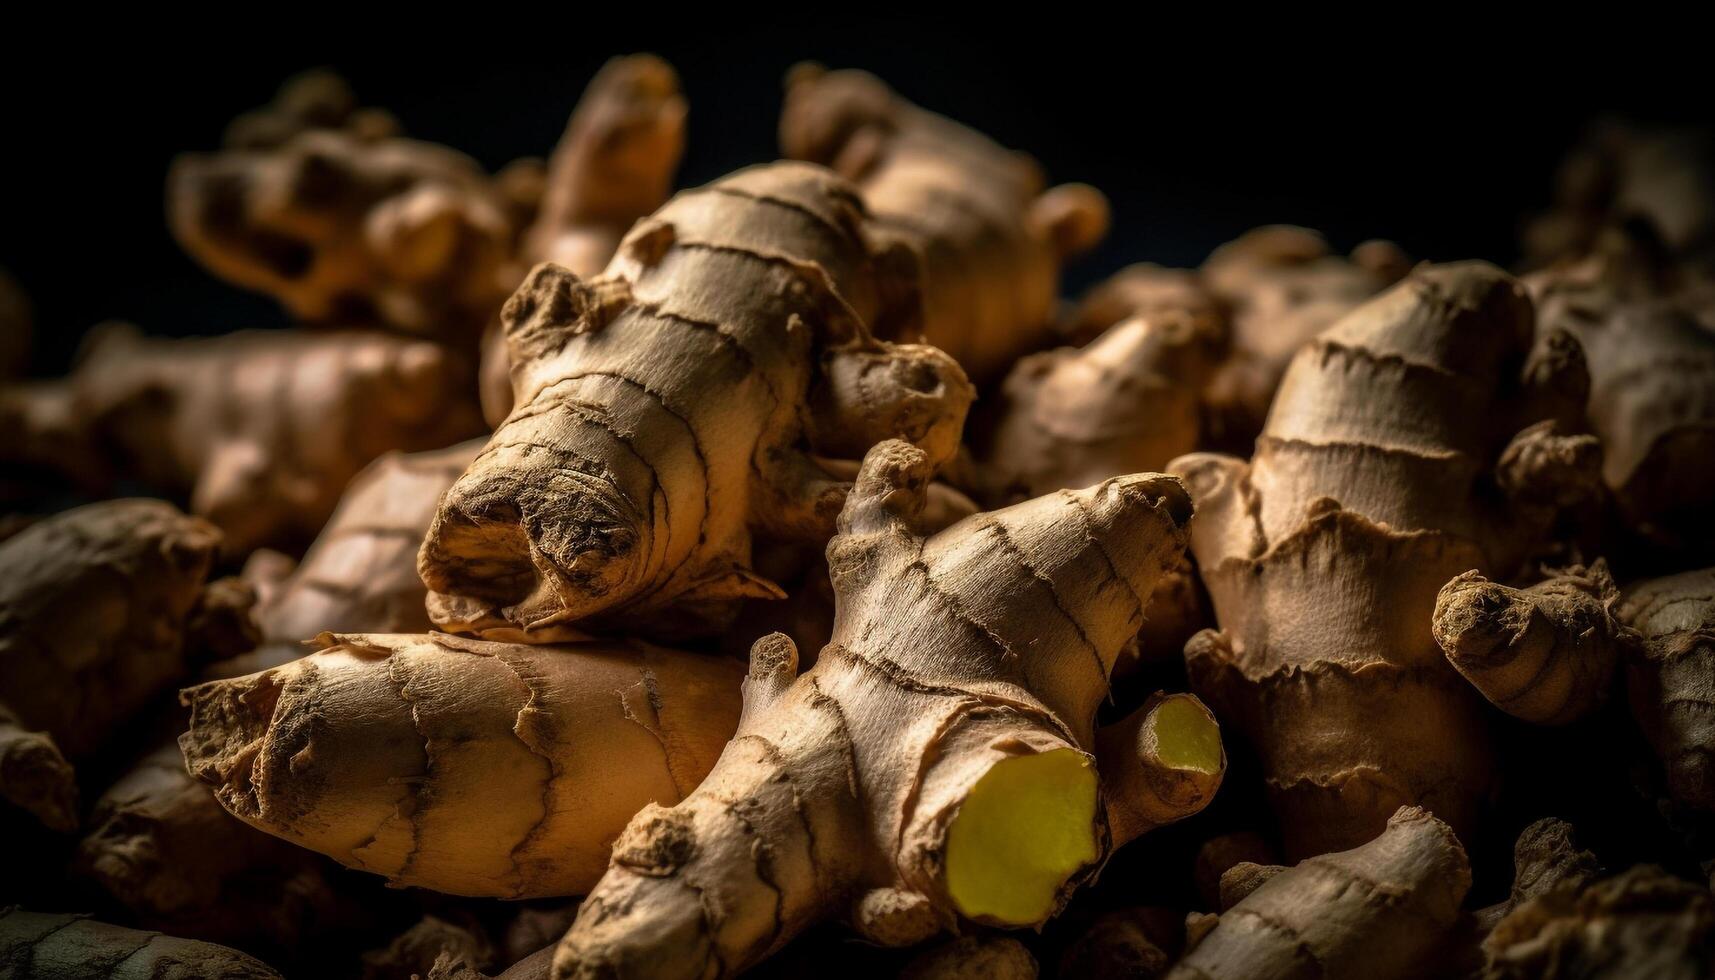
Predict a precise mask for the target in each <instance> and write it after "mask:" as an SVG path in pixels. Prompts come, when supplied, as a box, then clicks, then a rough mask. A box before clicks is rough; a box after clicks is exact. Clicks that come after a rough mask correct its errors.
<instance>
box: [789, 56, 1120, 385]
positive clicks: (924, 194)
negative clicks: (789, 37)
mask: <svg viewBox="0 0 1715 980" xmlns="http://www.w3.org/2000/svg"><path fill="white" fill-rule="evenodd" d="M780 146H781V149H782V150H783V151H784V152H785V154H786V155H787V156H789V157H792V158H794V159H798V160H809V161H811V162H814V163H820V164H823V165H825V166H828V167H831V168H833V169H834V170H835V171H836V172H837V173H839V174H840V175H841V176H844V177H846V178H849V179H850V180H852V181H854V182H855V183H857V185H858V187H859V189H860V191H861V193H862V194H863V199H864V203H865V204H866V205H867V206H868V208H869V211H870V213H871V214H873V215H874V216H875V218H876V222H877V223H878V224H879V225H880V226H881V227H882V228H883V229H885V230H886V232H887V233H888V234H889V235H892V236H896V237H897V238H900V239H902V240H904V241H907V242H909V243H911V244H912V245H913V246H915V247H916V248H917V249H918V250H919V251H921V252H922V254H923V261H924V280H925V282H924V295H923V306H924V315H923V321H922V324H921V329H922V334H921V339H922V340H923V341H924V342H925V343H929V344H933V345H935V346H936V347H939V348H940V349H942V350H944V351H946V352H947V353H948V354H951V355H952V356H953V358H954V359H955V360H957V361H958V362H959V364H960V365H962V366H963V367H964V369H965V371H966V373H968V374H969V375H970V377H971V379H972V380H973V381H975V382H977V383H978V384H986V383H988V382H991V381H996V380H998V379H999V378H1000V377H1001V376H1002V375H1003V374H1005V372H1006V371H1007V369H1008V368H1010V367H1011V366H1012V363H1013V361H1015V360H1017V359H1018V358H1019V357H1020V356H1022V355H1024V354H1028V353H1030V352H1031V351H1033V350H1039V349H1041V348H1042V347H1045V346H1047V345H1048V343H1049V342H1050V340H1051V339H1052V336H1053V334H1052V329H1051V321H1052V319H1053V316H1054V306H1055V303H1056V302H1057V301H1058V296H1059V278H1060V266H1061V265H1062V264H1063V263H1064V262H1065V261H1066V260H1067V259H1069V258H1071V257H1073V256H1075V255H1077V254H1078V253H1080V252H1083V251H1085V250H1087V249H1089V248H1091V247H1093V246H1094V245H1095V244H1096V243H1097V242H1098V241H1100V240H1101V238H1102V236H1103V235H1104V234H1106V233H1107V228H1108V203H1107V199H1106V198H1104V197H1103V196H1102V195H1101V192H1099V191H1097V190H1096V189H1095V188H1093V187H1089V186H1088V185H1084V184H1064V185H1061V186H1059V187H1054V188H1051V189H1047V190H1044V186H1045V184H1046V181H1045V180H1044V179H1043V176H1042V171H1041V168H1040V167H1039V166H1038V165H1037V163H1036V161H1034V160H1032V159H1030V158H1029V157H1028V156H1025V155H1024V154H1022V153H1017V152H1014V151H1011V150H1007V149H1005V148H1003V147H1001V146H1000V145H998V144H996V143H995V142H993V141H992V140H990V139H989V138H988V137H986V136H984V135H982V134H981V133H978V132H976V131H974V130H972V129H969V128H967V127H965V126H962V125H960V124H959V123H956V122H954V121H953V120H951V119H948V118H946V117H944V116H938V115H936V114H934V113H932V112H928V111H926V110H924V109H920V108H918V107H917V106H914V105H912V104H911V103H909V102H907V101H905V100H904V99H903V98H900V97H899V96H898V95H897V94H895V93H894V92H893V91H892V90H891V89H889V88H888V87H887V85H886V84H885V83H883V82H882V81H881V80H880V79H878V78H876V77H875V76H874V75H871V74H869V73H868V72H862V71H832V72H830V71H827V70H825V69H823V68H822V67H821V66H819V65H812V64H805V65H799V66H798V67H796V68H794V69H793V70H792V72H791V73H790V74H789V75H788V77H787V80H786V105H785V108H784V109H783V110H782V112H781V116H780ZM885 336H886V337H887V339H898V340H916V339H918V337H917V336H915V335H899V336H894V335H885Z"/></svg>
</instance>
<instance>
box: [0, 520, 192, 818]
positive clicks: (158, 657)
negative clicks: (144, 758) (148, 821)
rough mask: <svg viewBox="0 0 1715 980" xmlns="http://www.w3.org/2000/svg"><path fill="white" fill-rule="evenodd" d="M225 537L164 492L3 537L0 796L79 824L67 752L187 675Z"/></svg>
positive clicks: (95, 740) (110, 731)
mask: <svg viewBox="0 0 1715 980" xmlns="http://www.w3.org/2000/svg"><path fill="white" fill-rule="evenodd" d="M219 544H220V534H219V532H217V531H216V530H215V529H214V528H212V527H210V526H209V525H208V523H207V522H205V521H202V520H199V519H197V518H194V517H186V516H185V515H184V514H181V513H179V511H178V510H177V509H176V508H174V507H173V506H172V505H171V504H168V503H165V502H163V501H159V500H113V501H107V502H105V503H99V504H91V505H89V506H87V507H80V508H77V509H76V510H70V511H66V512H65V513H62V514H57V515H55V516H53V517H50V518H47V519H45V520H42V521H40V522H39V523H37V524H34V525H32V526H31V527H29V528H27V529H25V530H24V531H22V532H20V533H18V534H17V535H15V536H13V537H11V538H9V539H7V540H6V542H5V543H4V544H0V778H3V780H4V783H3V785H0V795H4V797H5V798H6V799H8V800H10V801H11V802H13V803H14V804H16V805H19V806H22V807H24V808H25V809H28V810H29V811H31V812H32V813H34V814H35V815H36V816H37V817H38V818H39V819H41V820H42V821H43V822H45V823H47V824H48V825H49V826H52V827H54V828H56V829H59V830H72V829H75V828H76V826H77V822H78V814H77V811H76V802H75V801H76V793H77V787H76V784H75V783H74V782H72V771H71V767H70V766H69V765H67V764H66V759H71V760H74V761H75V760H78V759H81V758H84V757H88V756H90V755H92V754H94V753H95V752H96V751H98V750H100V749H101V748H102V747H103V746H104V745H105V744H106V743H107V742H108V740H109V739H110V738H112V737H113V736H114V735H115V733H116V732H117V731H118V730H119V729H120V727H121V726H123V725H124V724H125V723H126V722H128V721H130V720H131V719H132V717H133V716H135V715H136V714H137V713H138V712H139V711H140V710H141V709H142V708H143V707H144V706H145V705H146V704H148V702H149V701H150V699H151V698H153V697H155V696H156V695H159V694H161V693H162V692H163V691H164V690H165V689H166V688H168V687H170V686H171V685H173V684H174V683H175V682H177V681H178V680H179V679H180V678H182V677H183V676H184V674H185V670H186V664H185V643H184V639H185V635H184V634H185V622H186V619H187V618H188V617H189V615H190V611H191V608H192V606H193V605H195V603H196V600H197V593H198V591H199V590H200V589H201V588H202V585H203V579H204V578H205V577H206V576H207V574H208V569H209V565H210V564H211V563H212V562H213V561H214V555H215V551H216V550H217V548H218V547H219Z"/></svg>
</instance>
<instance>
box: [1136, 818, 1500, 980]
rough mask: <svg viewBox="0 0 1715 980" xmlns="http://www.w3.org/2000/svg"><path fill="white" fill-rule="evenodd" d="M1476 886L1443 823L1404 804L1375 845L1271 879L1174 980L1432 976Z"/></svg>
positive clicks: (1230, 913) (1223, 919) (1226, 916)
mask: <svg viewBox="0 0 1715 980" xmlns="http://www.w3.org/2000/svg"><path fill="white" fill-rule="evenodd" d="M1470 887H1471V868H1470V864H1469V862H1468V861H1467V860H1466V857H1465V849H1464V848H1463V847H1462V846H1460V844H1459V840H1458V838H1457V837H1455V836H1454V835H1453V831H1452V830H1451V829H1450V828H1448V826H1447V825H1446V824H1445V823H1442V822H1441V821H1440V820H1437V819H1436V818H1435V817H1434V816H1433V815H1432V814H1429V813H1427V812H1425V811H1423V810H1421V809H1418V808H1416V807H1402V808H1400V810H1399V812H1398V813H1395V814H1394V815H1393V816H1392V817H1390V818H1389V819H1388V821H1387V824H1386V825H1385V827H1384V828H1383V830H1382V832H1381V833H1380V834H1379V835H1378V836H1377V837H1376V838H1375V839H1374V840H1372V841H1370V842H1368V843H1366V844H1363V845H1360V846H1358V847H1355V848H1352V849H1351V850H1347V851H1341V852H1339V853H1335V854H1324V855H1321V856H1318V857H1311V858H1306V859H1305V860H1304V861H1301V862H1300V863H1298V864H1297V865H1295V866H1294V867H1291V868H1287V869H1284V870H1282V871H1280V872H1279V873H1277V874H1274V875H1273V876H1271V877H1268V878H1267V879H1266V880H1265V881H1264V882H1263V883H1262V884H1261V885H1260V886H1259V887H1257V888H1256V890H1255V891H1253V892H1251V893H1250V894H1249V895H1248V896H1246V897H1245V898H1244V900H1243V901H1240V902H1239V903H1238V904H1236V905H1234V906H1233V907H1232V908H1231V909H1229V910H1227V911H1225V912H1222V913H1221V916H1220V920H1219V922H1218V923H1217V924H1216V925H1215V927H1214V929H1213V930H1211V931H1210V932H1209V933H1208V934H1207V935H1206V936H1204V937H1203V938H1202V939H1201V940H1200V941H1198V942H1197V943H1196V944H1195V945H1193V946H1192V947H1191V948H1190V949H1189V950H1188V951H1187V952H1186V953H1185V956H1184V958H1183V959H1181V960H1180V961H1179V963H1178V965H1177V966H1175V967H1174V968H1173V970H1172V971H1171V972H1169V973H1168V974H1167V976H1168V977H1169V978H1170V980H1227V978H1231V980H1276V978H1278V980H1287V978H1305V980H1309V978H1315V977H1372V978H1376V980H1386V978H1390V977H1413V976H1423V975H1434V964H1435V962H1436V960H1437V957H1438V956H1440V955H1442V954H1443V953H1444V952H1445V950H1444V949H1443V943H1444V940H1445V938H1446V937H1447V936H1448V935H1449V934H1451V933H1452V932H1453V930H1454V928H1455V927H1456V926H1457V925H1458V924H1459V921H1460V903H1462V902H1463V901H1464V899H1465V893H1466V891H1468V890H1469V889H1470Z"/></svg>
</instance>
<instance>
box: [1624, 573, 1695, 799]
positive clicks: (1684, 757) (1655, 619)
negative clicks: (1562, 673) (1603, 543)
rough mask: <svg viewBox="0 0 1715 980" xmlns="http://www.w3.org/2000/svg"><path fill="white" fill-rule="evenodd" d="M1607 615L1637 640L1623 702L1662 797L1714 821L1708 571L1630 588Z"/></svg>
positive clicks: (1627, 676)
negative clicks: (1660, 776) (1659, 772)
mask: <svg viewBox="0 0 1715 980" xmlns="http://www.w3.org/2000/svg"><path fill="white" fill-rule="evenodd" d="M1615 615H1616V616H1617V617H1618V618H1619V619H1620V620H1621V621H1622V622H1624V623H1625V624H1626V625H1627V626H1630V627H1631V628H1633V629H1635V630H1637V631H1638V634H1639V637H1640V643H1639V648H1638V650H1637V651H1636V655H1635V656H1634V657H1633V658H1632V659H1631V661H1630V662H1628V664H1627V666H1626V690H1627V696H1628V698H1629V700H1630V702H1631V709H1632V715H1633V716H1634V717H1635V718H1636V719H1637V721H1638V726H1639V727H1640V728H1642V729H1643V732H1644V735H1645V736H1646V737H1647V738H1648V739H1649V742H1650V745H1651V746H1652V747H1653V748H1654V749H1655V752H1656V755H1657V756H1658V757H1660V759H1661V763H1662V767H1663V768H1664V769H1665V770H1666V775H1667V787H1668V792H1669V793H1670V794H1672V796H1673V798H1674V799H1675V800H1677V801H1679V802H1680V803H1682V804H1684V805H1685V806H1688V807H1691V808H1693V809H1696V810H1700V811H1702V812H1704V813H1715V568H1705V569H1700V570H1698V571H1692V572H1684V573H1681V574H1679V575H1669V576H1667V577H1665V578H1658V579H1651V580H1648V581H1645V582H1638V583H1635V584H1633V585H1630V586H1628V587H1627V588H1626V590H1625V593H1624V596H1623V597H1622V599H1621V601H1620V604H1619V605H1618V607H1616V610H1615Z"/></svg>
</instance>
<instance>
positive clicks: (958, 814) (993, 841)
mask: <svg viewBox="0 0 1715 980" xmlns="http://www.w3.org/2000/svg"><path fill="white" fill-rule="evenodd" d="M931 474H932V467H931V465H930V461H929V459H928V457H927V456H926V454H924V453H923V452H922V451H920V450H918V449H915V448H913V447H910V446H907V445H905V444H903V443H900V442H897V441H889V442H884V443H882V444H880V445H878V446H877V447H875V448H874V449H872V450H871V451H870V452H869V454H868V456H867V457H866V458H865V461H864V465H863V469H862V471H861V472H860V473H859V476H858V480H857V484H856V487H855V488H854V489H853V490H852V492H851V495H850V496H849V497H848V498H847V501H846V504H845V508H844V510H843V511H842V513H841V516H840V533H839V535H838V536H837V537H836V538H835V539H834V540H833V542H832V543H831V544H830V545H829V546H828V564H829V568H830V570H831V575H832V578H833V582H834V588H835V592H836V594H837V596H838V612H837V614H836V622H835V628H834V629H835V632H834V637H833V640H832V641H831V642H830V643H829V644H828V645H827V646H826V647H825V648H823V650H822V651H821V654H820V656H819V657H818V658H817V660H816V664H815V666H814V667H812V668H811V669H810V670H809V671H807V672H806V673H804V674H802V675H798V674H797V661H798V657H797V651H796V649H795V648H794V647H793V646H792V644H791V641H790V640H788V639H786V638H785V637H784V636H782V635H780V634H773V635H771V636H767V637H764V638H762V639H761V640H758V641H757V643H756V644H755V646H753V647H752V649H751V664H750V672H749V675H748V676H747V677H746V679H745V682H744V714H743V717H742V718H741V720H740V722H739V729H738V734H737V735H736V736H735V737H734V739H733V741H732V743H731V744H730V745H729V746H728V748H727V751H726V752H725V753H724V754H723V755H722V757H721V759H720V762H719V763H717V764H716V766H715V769H714V771H713V772H711V773H710V774H709V776H708V778H706V779H705V780H703V783H702V785H701V786H699V787H698V788H697V789H696V791H695V792H693V793H692V794H691V795H690V796H689V797H687V798H686V799H685V800H684V801H683V802H682V803H680V804H678V805H677V806H674V807H660V806H650V807H647V808H645V809H644V810H643V812H641V813H640V814H638V815H637V817H636V818H635V819H633V820H632V822H631V825H630V826H629V827H628V828H627V829H626V831H625V832H624V834H622V835H621V836H620V839H619V841H618V843H617V844H615V846H614V851H613V859H612V862H611V864H610V865H609V868H608V871H607V874H606V875H605V876H604V877H603V879H602V881H601V882H600V883H599V884H598V885H597V886H596V887H595V889H594V891H592V892H591V893H590V896H589V897H588V898H587V899H586V900H585V901H584V904H583V907H582V909H581V911H580V914H579V916H578V920H577V922H576V923H575V924H574V925H573V927H572V929H571V931H570V932H569V933H568V934H567V936H566V938H565V940H564V941H563V942H562V943H561V945H560V948H559V952H558V954H557V955H556V958H555V975H556V976H558V977H562V978H564V977H580V978H584V977H609V978H618V977H659V978H673V977H711V976H731V975H733V974H736V973H739V972H741V971H743V970H744V969H746V968H747V967H749V966H751V965H753V964H755V963H756V962H758V961H759V960H761V959H762V958H763V957H765V956H767V955H769V954H770V953H771V952H773V951H774V950H776V949H778V948H780V947H781V946H782V945H784V944H785V943H786V942H787V941H788V940H790V939H791V938H792V937H793V936H795V935H797V934H798V933H799V932H801V931H802V930H803V929H805V928H806V927H807V926H809V925H811V924H813V923H815V922H817V921H818V920H822V919H826V918H829V917H832V916H836V915H841V914H845V915H848V916H850V917H851V918H852V920H853V921H854V924H855V925H856V926H857V927H858V929H859V930H860V931H861V932H862V933H863V934H864V935H865V936H866V937H867V938H869V939H870V940H871V941H874V942H878V943H882V944H886V945H908V944H911V943H915V942H919V941H921V940H923V939H925V938H927V937H928V936H929V935H931V934H933V933H935V932H938V931H939V930H941V929H942V928H944V927H949V926H952V925H954V924H955V923H958V922H961V921H964V922H977V923H980V924H990V925H1002V926H1013V927H1017V926H1035V925H1040V924H1041V923H1043V922H1044V921H1046V920H1047V918H1048V917H1049V916H1051V915H1053V914H1054V913H1055V912H1056V911H1058V909H1059V908H1060V907H1061V906H1062V905H1063V904H1064V902H1065V901H1066V899H1067V898H1068V897H1069V896H1070V893H1071V892H1072V890H1073V889H1075V888H1076V887H1077V886H1078V885H1079V884H1081V883H1082V882H1084V881H1086V880H1088V879H1089V878H1090V877H1091V876H1092V875H1093V874H1094V873H1095V870H1096V869H1097V868H1099V867H1100V866H1101V864H1102V862H1103V861H1104V860H1105V858H1106V856H1107V854H1108V853H1109V851H1110V850H1111V849H1112V848H1113V847H1116V846H1118V845H1120V844H1122V843H1124V842H1125V840H1126V839H1127V838H1129V837H1131V836H1134V835H1136V834H1138V833H1141V832H1143V831H1144V830H1147V829H1149V828H1150V827H1151V826H1154V825H1158V824H1161V823H1164V822H1167V821H1170V820H1174V819H1178V818H1180V817H1184V816H1187V815H1189V814H1190V813H1194V812H1196V811H1197V810H1199V809H1201V808H1202V806H1203V805H1204V804H1205V803H1207V802H1208V800H1209V798H1210V797H1211V796H1212V795H1213V793H1214V790H1215V788H1216V786H1217V785H1218V784H1219V782H1220V778H1221V775H1222V772H1223V771H1224V769H1225V764H1226V758H1225V755H1224V753H1223V751H1222V748H1221V743H1220V737H1219V733H1218V731H1217V730H1216V728H1215V725H1214V722H1213V719H1212V718H1211V717H1210V716H1209V714H1208V713H1207V711H1206V710H1205V709H1204V708H1203V707H1202V705H1201V704H1199V703H1198V702H1197V700H1196V699H1195V698H1192V697H1189V696H1187V695H1175V696H1170V697H1166V698H1160V699H1156V700H1153V701H1152V702H1151V703H1150V704H1147V705H1145V706H1144V707H1143V708H1141V709H1139V711H1138V712H1137V713H1136V714H1135V715H1134V716H1132V717H1131V718H1129V719H1127V720H1126V721H1125V722H1122V723H1120V725H1119V726H1118V727H1117V728H1116V729H1114V730H1111V731H1110V730H1104V731H1103V732H1101V733H1097V732H1096V731H1094V730H1093V725H1094V721H1095V713H1096V708H1097V707H1098V705H1099V704H1100V702H1101V701H1102V699H1103V698H1104V696H1105V695H1106V693H1107V674H1108V670H1109V669H1110V668H1111V667H1112V664H1113V660H1114V658H1115V657H1116V656H1117V655H1118V653H1119V650H1120V647H1121V646H1122V645H1123V644H1124V643H1125V642H1126V641H1127V640H1129V639H1130V638H1131V637H1132V636H1133V635H1134V634H1135V633H1136V632H1137V627H1138V625H1139V624H1140V622H1141V619H1142V605H1143V602H1144V601H1145V600H1146V599H1147V597H1148V596H1149V593H1150V590H1151V588H1152V583H1153V579H1154V578H1155V576H1156V575H1158V574H1160V572H1161V570H1162V569H1163V568H1164V567H1166V566H1169V565H1170V564H1171V563H1172V561H1173V559H1174V557H1175V556H1176V555H1177V553H1178V552H1179V551H1180V550H1181V549H1182V548H1183V547H1184V540H1185V529H1184V525H1185V523H1186V522H1187V521H1188V520H1189V519H1190V516H1191V511H1190V503H1189V501H1188V499H1187V498H1186V496H1185V494H1184V491H1183V490H1182V489H1181V488H1180V486H1179V484H1178V482H1177V481H1175V480H1173V479H1171V478H1169V477H1164V476H1160V475H1158V474H1143V475H1133V476H1125V477H1119V478H1116V479H1113V480H1108V481H1106V482H1104V483H1102V484H1100V485H1098V486H1094V487H1090V488H1088V489H1085V490H1080V491H1064V492H1061V493H1057V494H1052V495H1049V496H1046V497H1039V498H1037V499H1035V500H1032V501H1029V502H1027V503H1023V504H1019V505H1016V506H1014V507H1010V508H1007V509H1005V510H1000V511H992V512H988V513H984V514H978V515H975V516H973V517H970V518H967V519H966V520H964V521H961V522H959V523H957V524H955V525H953V526H952V527H950V528H948V529H946V530H944V531H941V532H939V533H938V534H935V535H933V536H929V537H925V536H923V535H921V534H920V533H918V531H917V530H916V529H915V528H916V525H915V520H916V517H917V512H918V511H919V510H920V509H921V508H922V506H923V504H924V499H925V495H926V493H925V489H926V487H927V485H928V483H929V480H930V476H931ZM1092 753H1093V754H1092ZM1098 769H1099V770H1100V773H1101V786H1100V788H1098V780H1097V771H1098Z"/></svg>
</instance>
